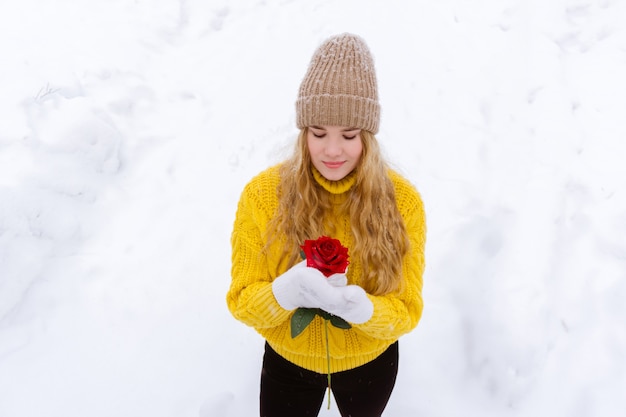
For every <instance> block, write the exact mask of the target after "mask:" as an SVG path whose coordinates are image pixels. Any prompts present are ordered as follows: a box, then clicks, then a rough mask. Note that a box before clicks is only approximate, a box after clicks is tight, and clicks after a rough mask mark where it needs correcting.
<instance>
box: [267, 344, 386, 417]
mask: <svg viewBox="0 0 626 417" xmlns="http://www.w3.org/2000/svg"><path fill="white" fill-rule="evenodd" d="M397 374H398V342H395V343H394V344H392V345H391V346H389V348H388V349H387V350H386V351H385V352H383V353H382V354H381V355H380V356H378V357H377V358H376V359H374V360H373V361H371V362H369V363H366V364H365V365H363V366H360V367H358V368H355V369H350V370H348V371H343V372H336V373H334V374H332V377H331V389H332V392H333V396H334V397H335V401H336V403H337V407H338V408H339V412H340V413H341V415H342V416H343V417H379V416H380V415H381V414H382V412H383V410H384V409H385V406H386V405H387V402H388V401H389V397H390V396H391V391H393V386H394V384H395V382H396V375H397ZM327 389H328V375H326V374H319V373H317V372H312V371H309V370H306V369H304V368H301V367H299V366H297V365H295V364H293V363H291V362H289V361H288V360H286V359H285V358H283V357H282V356H280V355H279V354H278V353H276V352H275V351H274V350H273V349H272V348H271V347H270V346H269V345H268V344H267V343H266V344H265V355H264V356H263V369H262V371H261V417H305V416H317V415H318V413H319V411H320V407H321V406H322V401H323V400H324V394H325V390H327Z"/></svg>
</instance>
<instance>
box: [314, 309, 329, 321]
mask: <svg viewBox="0 0 626 417" xmlns="http://www.w3.org/2000/svg"><path fill="white" fill-rule="evenodd" d="M316 310H317V314H318V315H319V316H321V317H322V318H323V319H324V320H330V319H331V318H332V317H333V315H332V314H330V313H327V312H325V311H324V310H322V309H321V308H318V309H316Z"/></svg>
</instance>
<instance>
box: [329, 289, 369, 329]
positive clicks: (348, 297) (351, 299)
mask: <svg viewBox="0 0 626 417" xmlns="http://www.w3.org/2000/svg"><path fill="white" fill-rule="evenodd" d="M335 291H337V292H339V293H340V294H341V302H340V303H337V302H333V303H332V304H331V303H327V304H326V303H324V302H323V300H321V301H322V304H326V305H321V306H319V307H320V308H321V309H322V310H324V311H326V312H328V313H330V314H333V315H335V316H339V317H341V318H342V319H344V320H346V321H347V322H349V323H354V324H362V323H365V322H366V321H368V320H369V319H371V318H372V314H374V304H372V301H371V300H370V299H369V297H368V296H367V293H366V292H365V290H364V289H363V288H361V287H359V286H358V285H346V286H342V287H336V288H335ZM333 301H335V300H333Z"/></svg>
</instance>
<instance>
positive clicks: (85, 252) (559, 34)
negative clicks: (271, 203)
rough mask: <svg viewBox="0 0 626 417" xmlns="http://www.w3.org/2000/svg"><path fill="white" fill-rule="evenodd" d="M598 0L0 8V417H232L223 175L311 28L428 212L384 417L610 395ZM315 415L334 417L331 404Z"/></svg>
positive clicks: (610, 24) (612, 24)
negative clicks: (365, 86) (411, 325)
mask: <svg viewBox="0 0 626 417" xmlns="http://www.w3.org/2000/svg"><path fill="white" fill-rule="evenodd" d="M624 16H626V2H624V1H621V0H597V1H591V0H553V1H549V2H540V1H519V0H518V1H512V0H504V1H503V0H491V1H488V0H485V1H478V2H458V1H452V0H440V1H437V2H403V1H399V0H390V1H385V2H375V1H357V0H347V1H342V2H330V1H321V0H316V1H286V0H266V1H259V0H257V1H253V0H241V1H237V2H228V1H226V0H211V1H208V2H207V1H201V0H181V1H173V0H153V1H144V0H138V1H133V2H129V1H123V0H108V1H105V0H91V1H89V2H74V1H70V0H58V1H55V2H47V1H43V0H21V1H19V2H17V1H12V2H6V1H5V2H2V3H1V4H0V35H1V36H0V56H1V57H2V65H0V416H2V417H31V416H32V417H35V416H46V417H79V416H80V417H82V416H86V415H89V416H92V417H99V416H103V417H104V416H107V417H109V416H119V417H136V416H151V417H174V416H175V417H186V416H200V417H208V416H222V417H227V416H237V417H240V416H253V415H256V414H257V397H258V380H259V373H260V361H261V357H262V349H263V340H262V339H261V337H260V336H258V335H257V334H256V333H255V332H254V330H252V329H250V328H247V327H246V326H244V325H243V324H241V323H239V322H237V321H235V320H234V319H233V318H232V317H231V315H230V314H229V312H228V311H227V309H226V304H225V294H226V291H227V288H228V285H229V281H230V242H229V238H230V231H231V225H232V221H233V219H234V213H235V209H236V204H237V201H238V198H239V194H240V192H241V189H242V187H243V186H244V184H245V183H246V182H247V181H248V180H249V179H250V178H251V177H252V176H253V175H255V174H256V173H258V172H259V171H261V170H262V169H264V168H266V167H267V166H269V165H270V164H273V163H276V162H278V161H280V160H281V159H282V158H283V157H284V156H285V155H287V153H288V152H289V151H290V149H291V144H292V142H293V139H294V137H295V135H296V133H297V131H296V127H295V123H294V117H295V112H294V102H295V98H296V94H297V89H298V86H299V83H300V80H301V79H302V77H303V76H304V74H305V71H306V69H307V65H308V62H309V59H310V57H311V55H312V54H313V52H314V50H315V48H316V46H317V45H319V43H320V42H321V41H322V40H324V39H325V38H326V37H328V36H330V35H333V34H337V33H341V32H346V31H347V32H353V33H356V34H358V35H360V36H362V37H363V38H364V39H365V40H366V41H367V43H368V45H369V47H370V49H371V51H372V53H373V55H374V58H375V61H376V70H377V76H378V82H379V88H380V98H381V105H382V112H383V113H382V122H381V132H380V133H379V135H378V137H379V140H380V142H381V145H382V147H383V149H384V151H385V153H386V155H387V156H388V157H389V159H390V160H391V161H392V162H393V163H394V166H396V167H397V168H398V169H400V171H401V172H403V173H404V174H405V175H406V176H407V177H408V178H409V179H410V180H411V181H412V182H413V183H414V184H415V185H416V186H417V187H418V189H419V190H420V191H421V193H422V196H423V198H424V202H425V205H426V209H427V215H428V242H427V270H426V273H425V276H424V282H425V285H424V299H425V310H424V315H423V319H422V321H421V323H420V324H419V326H418V328H417V329H416V330H415V331H414V332H413V333H411V334H409V335H407V336H405V337H403V338H402V339H401V344H400V347H401V370H400V374H399V378H398V382H397V386H396V390H395V392H394V395H393V396H392V399H391V401H390V404H389V406H388V409H387V412H386V415H388V416H407V417H408V416H424V417H448V416H459V415H463V416H481V417H482V416H498V417H501V416H516V417H517V416H529V417H530V416H533V417H534V416H567V417H570V416H576V417H584V416H590V417H600V416H601V417H613V416H621V415H622V413H623V411H624V409H626V397H625V396H624V393H625V392H626V326H625V323H626V307H625V304H624V302H623V300H624V299H626V280H625V278H626V194H625V191H626V164H624V158H626V141H625V139H626V122H625V121H624V115H625V114H626V78H625V77H624V75H623V74H626V29H624V25H623V18H624ZM320 415H321V416H337V415H338V413H337V410H336V407H335V406H334V405H333V407H332V409H331V411H327V410H325V408H324V409H323V410H322V412H321V413H320Z"/></svg>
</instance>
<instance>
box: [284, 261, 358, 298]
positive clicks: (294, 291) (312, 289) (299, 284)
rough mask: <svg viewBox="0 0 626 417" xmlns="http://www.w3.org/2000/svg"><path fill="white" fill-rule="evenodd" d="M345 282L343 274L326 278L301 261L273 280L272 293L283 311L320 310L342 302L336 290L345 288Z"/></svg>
mask: <svg viewBox="0 0 626 417" xmlns="http://www.w3.org/2000/svg"><path fill="white" fill-rule="evenodd" d="M346 282H347V279H346V276H345V274H335V275H331V276H330V277H328V278H326V277H325V276H324V274H322V273H321V272H320V271H319V270H317V269H315V268H310V267H307V266H306V261H302V262H300V263H298V264H296V265H294V266H293V267H291V268H290V269H288V270H287V271H286V272H285V273H284V274H282V275H280V276H279V277H278V278H276V279H275V280H274V282H273V283H272V292H273V293H274V298H276V301H277V302H278V304H280V306H281V307H282V308H284V309H285V310H294V309H296V308H298V307H306V308H321V307H322V306H328V305H338V304H341V303H342V302H343V296H342V294H341V292H340V291H338V288H339V287H342V286H345V285H346Z"/></svg>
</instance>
